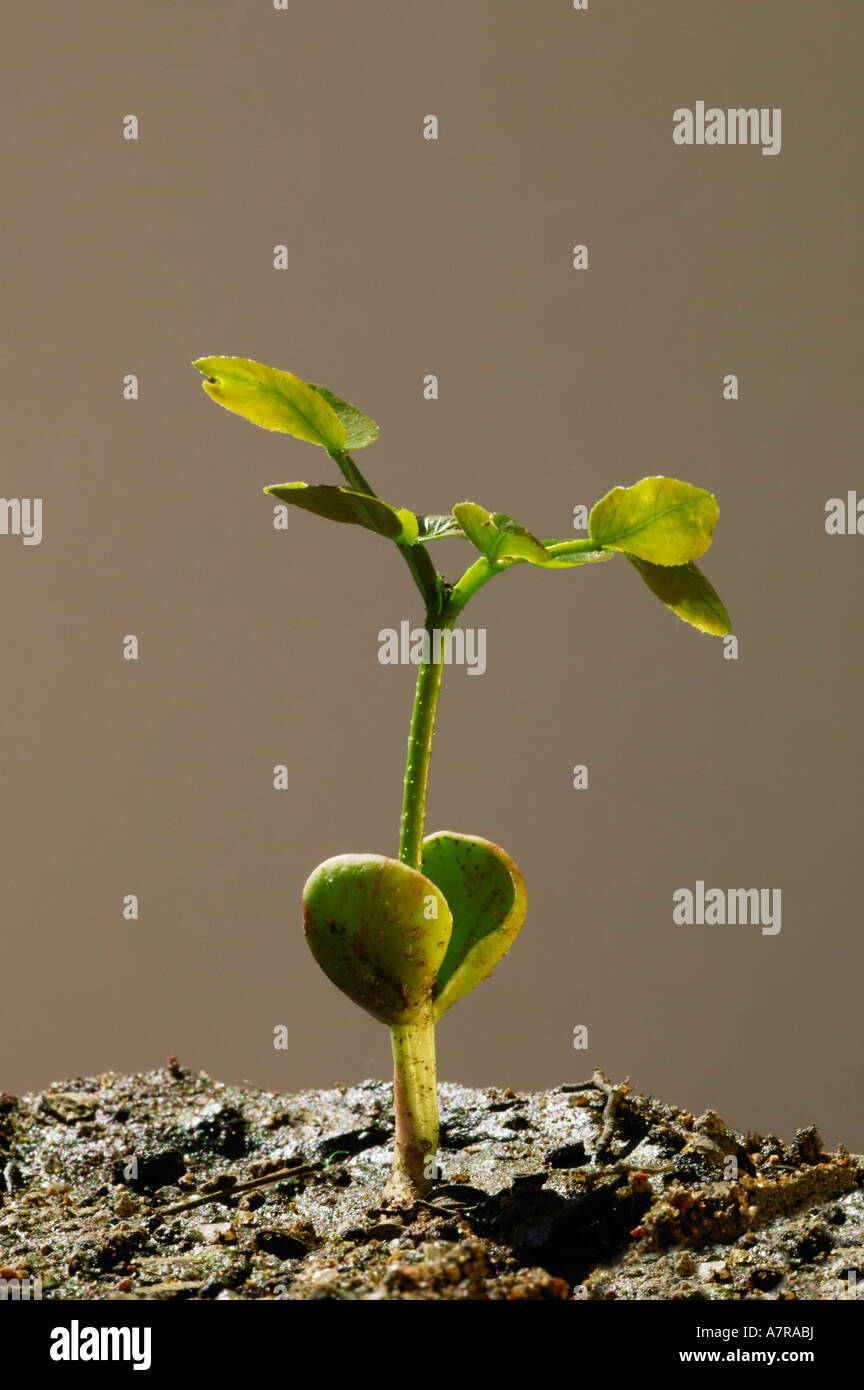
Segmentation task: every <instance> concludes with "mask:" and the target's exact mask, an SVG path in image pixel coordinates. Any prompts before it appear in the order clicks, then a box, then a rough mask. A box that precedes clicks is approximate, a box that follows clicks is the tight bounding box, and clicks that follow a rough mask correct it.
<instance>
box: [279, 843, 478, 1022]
mask: <svg viewBox="0 0 864 1390" xmlns="http://www.w3.org/2000/svg"><path fill="white" fill-rule="evenodd" d="M451 926H452V918H451V914H450V908H449V907H448V905H447V900H446V898H445V897H444V894H443V893H442V891H441V889H440V888H438V887H437V886H436V885H435V884H434V883H433V882H432V881H431V880H430V879H428V878H427V877H426V876H425V875H424V874H422V873H419V872H418V870H416V869H411V868H409V867H408V865H407V864H403V863H401V862H400V861H399V860H398V859H387V858H385V856H384V855H381V854H340V855H337V856H336V857H335V858H334V859H327V860H325V861H324V863H323V864H319V866H318V868H317V869H315V870H314V872H313V873H312V874H311V875H310V877H309V879H308V880H307V882H306V886H305V888H304V889H303V928H304V931H305V933H306V940H307V941H308V943H309V948H310V950H311V952H312V954H313V956H314V957H315V959H316V961H317V962H318V964H319V965H320V967H321V969H322V970H323V971H324V974H325V975H327V976H328V978H329V979H330V980H332V982H333V984H334V985H337V986H338V988H339V989H341V990H342V991H343V993H344V994H347V995H348V997H349V999H353V1000H354V1002H355V1004H359V1005H360V1007H361V1008H363V1009H365V1010H366V1012H367V1013H370V1014H371V1015H372V1017H373V1018H377V1019H378V1020H379V1021H380V1022H381V1023H387V1024H389V1025H390V1026H391V1027H392V1026H393V1025H394V1024H395V1025H398V1024H406V1023H410V1022H411V1020H412V1019H414V1018H416V1017H417V1015H418V1014H419V1013H420V1012H421V1010H423V1009H424V1008H425V1009H426V1010H427V1012H428V1006H429V1000H430V998H431V994H432V990H433V987H434V984H435V979H436V977H437V975H438V971H439V969H440V967H441V964H442V962H443V960H444V957H445V954H446V951H447V946H448V943H449V940H450V930H451Z"/></svg>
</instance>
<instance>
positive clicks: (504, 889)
mask: <svg viewBox="0 0 864 1390" xmlns="http://www.w3.org/2000/svg"><path fill="white" fill-rule="evenodd" d="M423 872H424V874H425V875H426V877H427V878H428V879H430V880H431V881H432V883H434V884H435V885H437V887H438V888H440V890H441V892H442V894H443V895H444V897H445V899H446V900H447V905H448V907H449V909H450V913H451V915H452V918H453V926H452V930H451V932H450V940H449V942H448V946H447V951H446V953H445V955H444V959H443V961H442V962H441V966H440V969H439V971H438V975H437V977H436V980H435V986H434V989H433V1017H434V1018H435V1019H436V1021H437V1020H438V1019H439V1018H440V1017H441V1016H442V1014H444V1013H446V1012H447V1010H448V1009H449V1008H452V1006H453V1005H454V1004H456V1003H458V1001H459V1000H460V999H462V998H464V996H465V995H466V994H468V993H469V991H470V990H472V989H473V988H474V986H475V985H478V984H479V983H480V981H481V980H485V978H486V977H487V975H489V974H490V973H491V971H492V970H493V969H494V967H495V966H496V965H497V964H498V961H499V960H500V959H501V957H502V956H504V955H506V953H507V952H508V951H509V950H510V947H511V946H512V945H513V942H514V941H515V939H516V936H517V934H518V932H519V929H520V928H521V926H522V923H523V922H524V921H525V913H526V911H527V908H528V895H527V892H526V889H525V880H524V879H523V877H522V875H521V873H520V872H519V869H518V868H517V867H516V865H515V864H514V862H513V860H512V859H511V858H510V856H509V854H505V852H504V850H503V849H500V848H499V847H498V845H493V844H492V843H491V841H490V840H482V839H480V838H479V836H476V835H457V834H454V833H453V832H452V831H448V830H442V831H438V832H437V833H436V834H435V835H429V836H427V838H426V839H425V840H424V841H423Z"/></svg>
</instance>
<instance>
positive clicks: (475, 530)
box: [453, 502, 611, 570]
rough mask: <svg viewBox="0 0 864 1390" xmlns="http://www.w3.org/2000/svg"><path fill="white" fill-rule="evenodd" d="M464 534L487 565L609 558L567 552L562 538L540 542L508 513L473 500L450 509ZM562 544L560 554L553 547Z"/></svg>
mask: <svg viewBox="0 0 864 1390" xmlns="http://www.w3.org/2000/svg"><path fill="white" fill-rule="evenodd" d="M453 514H454V516H455V517H456V518H457V521H458V523H459V525H460V526H461V528H462V531H463V533H464V535H465V537H466V538H467V539H468V540H470V541H471V542H472V544H474V545H476V547H477V549H478V550H479V551H480V553H481V554H482V555H485V557H486V559H487V560H488V561H489V562H490V564H493V563H496V562H498V561H504V560H509V561H510V562H511V563H515V562H518V561H523V560H524V561H527V563H528V564H529V565H539V566H540V567H541V568H543V569H550V570H566V569H572V568H573V567H574V565H588V564H591V563H592V561H594V560H609V559H611V554H610V553H609V552H604V551H603V550H601V549H599V548H598V549H595V550H583V551H579V552H574V551H569V552H568V551H567V550H566V549H563V547H565V546H568V545H569V544H570V543H569V542H567V541H565V542H561V541H540V540H538V539H537V537H536V536H535V535H533V534H532V532H530V531H527V530H526V529H525V527H524V526H520V524H519V522H518V521H514V520H513V518H512V516H505V515H504V514H503V512H491V513H490V512H487V511H486V509H485V507H478V506H477V504H476V503H474V502H460V503H459V504H458V505H457V506H455V507H454V508H453ZM558 547H562V549H561V553H560V554H557V555H556V554H555V550H556V549H557V548H558Z"/></svg>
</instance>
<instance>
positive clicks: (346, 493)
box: [264, 483, 417, 545]
mask: <svg viewBox="0 0 864 1390" xmlns="http://www.w3.org/2000/svg"><path fill="white" fill-rule="evenodd" d="M264 491H265V492H267V493H269V494H270V495H271V496H272V497H278V498H279V500H280V501H281V502H287V503H288V504H289V506H292V507H302V508H303V510H304V511H307V512H314V513H315V515H316V516H323V517H325V518H326V520H327V521H342V522H345V523H346V524H348V525H349V526H363V527H365V529H366V530H367V531H374V532H375V533H376V535H379V536H386V537H387V538H388V539H389V540H391V541H399V542H400V543H401V544H403V545H411V544H412V542H414V541H415V540H416V539H417V518H416V516H415V515H414V513H413V512H409V511H408V510H407V508H405V507H399V508H397V507H391V506H390V504H389V502H382V501H381V498H380V497H367V496H366V495H365V493H362V492H354V491H353V490H352V489H351V488H348V487H336V486H335V485H334V484H332V483H317V484H310V483H273V484H271V486H270V487H265V489H264Z"/></svg>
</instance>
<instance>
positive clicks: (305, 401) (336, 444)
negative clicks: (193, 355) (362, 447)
mask: <svg viewBox="0 0 864 1390" xmlns="http://www.w3.org/2000/svg"><path fill="white" fill-rule="evenodd" d="M192 365H193V366H195V367H197V368H198V370H199V372H203V374H204V376H205V377H206V381H205V382H204V390H205V391H206V392H207V395H208V396H212V398H213V400H214V401H216V402H217V404H219V405H222V406H224V407H225V409H226V410H232V411H233V412H234V414H235V415H242V416H243V418H244V419H246V420H251V422H252V424H253V425H260V427H261V428H262V429H265V430H280V431H281V432H282V433H283V434H293V435H294V437H295V439H305V440H307V441H308V443H310V444H320V445H321V447H322V448H324V449H327V451H328V452H332V451H334V450H339V449H344V448H345V426H344V425H343V423H342V421H341V420H340V419H339V416H338V415H337V413H336V411H335V410H334V409H333V407H332V405H330V404H329V402H328V401H326V400H325V399H324V397H323V396H322V395H321V394H320V393H319V392H318V391H316V390H314V389H313V388H312V387H311V386H310V385H309V383H308V382H306V381H301V379H300V377H299V376H294V374H293V372H283V371H280V370H279V369H278V368H277V367H265V366H264V365H263V363H261V362H252V361H250V360H249V359H248V358H246V357H199V359H198V361H197V362H194V363H193V364H192Z"/></svg>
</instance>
